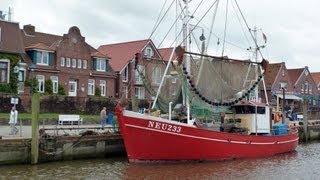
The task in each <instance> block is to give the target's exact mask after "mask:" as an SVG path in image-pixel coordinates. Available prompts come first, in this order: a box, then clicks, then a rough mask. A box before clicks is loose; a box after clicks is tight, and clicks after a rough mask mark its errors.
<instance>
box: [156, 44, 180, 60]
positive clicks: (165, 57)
mask: <svg viewBox="0 0 320 180" xmlns="http://www.w3.org/2000/svg"><path fill="white" fill-rule="evenodd" d="M158 51H159V52H160V54H161V56H162V58H163V60H165V61H169V58H170V56H171V53H172V51H173V48H172V47H170V48H161V49H158ZM176 57H177V55H176V53H173V57H172V60H173V59H175V58H176Z"/></svg>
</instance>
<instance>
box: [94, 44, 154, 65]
mask: <svg viewBox="0 0 320 180" xmlns="http://www.w3.org/2000/svg"><path fill="white" fill-rule="evenodd" d="M150 43H151V44H152V46H153V47H154V45H153V43H152V41H151V40H150V39H145V40H138V41H130V42H123V43H116V44H106V45H101V46H100V47H99V48H98V51H100V52H102V53H103V54H104V55H106V56H108V57H110V58H111V60H110V61H109V63H110V64H111V66H112V67H113V68H114V70H115V71H121V70H122V69H123V67H124V66H126V64H127V63H128V61H131V60H132V59H133V58H134V56H135V54H136V53H137V52H141V51H142V50H143V49H144V48H145V47H146V46H147V45H148V44H150Z"/></svg>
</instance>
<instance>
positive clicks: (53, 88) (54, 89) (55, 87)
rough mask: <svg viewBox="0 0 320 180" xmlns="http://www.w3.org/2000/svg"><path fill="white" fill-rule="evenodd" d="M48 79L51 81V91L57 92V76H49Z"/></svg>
mask: <svg viewBox="0 0 320 180" xmlns="http://www.w3.org/2000/svg"><path fill="white" fill-rule="evenodd" d="M50 79H51V81H52V92H53V93H54V94H57V93H58V88H59V82H58V77H57V76H51V77H50Z"/></svg>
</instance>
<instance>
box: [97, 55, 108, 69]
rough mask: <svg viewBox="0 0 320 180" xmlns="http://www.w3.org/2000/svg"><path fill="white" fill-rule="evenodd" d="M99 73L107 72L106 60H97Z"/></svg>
mask: <svg viewBox="0 0 320 180" xmlns="http://www.w3.org/2000/svg"><path fill="white" fill-rule="evenodd" d="M96 63H97V64H96V65H97V69H96V70H97V71H106V60H105V59H99V58H98V59H97V61H96Z"/></svg>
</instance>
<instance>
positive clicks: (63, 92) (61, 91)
mask: <svg viewBox="0 0 320 180" xmlns="http://www.w3.org/2000/svg"><path fill="white" fill-rule="evenodd" d="M58 95H66V93H65V91H64V87H63V85H61V84H59V85H58Z"/></svg>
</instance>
